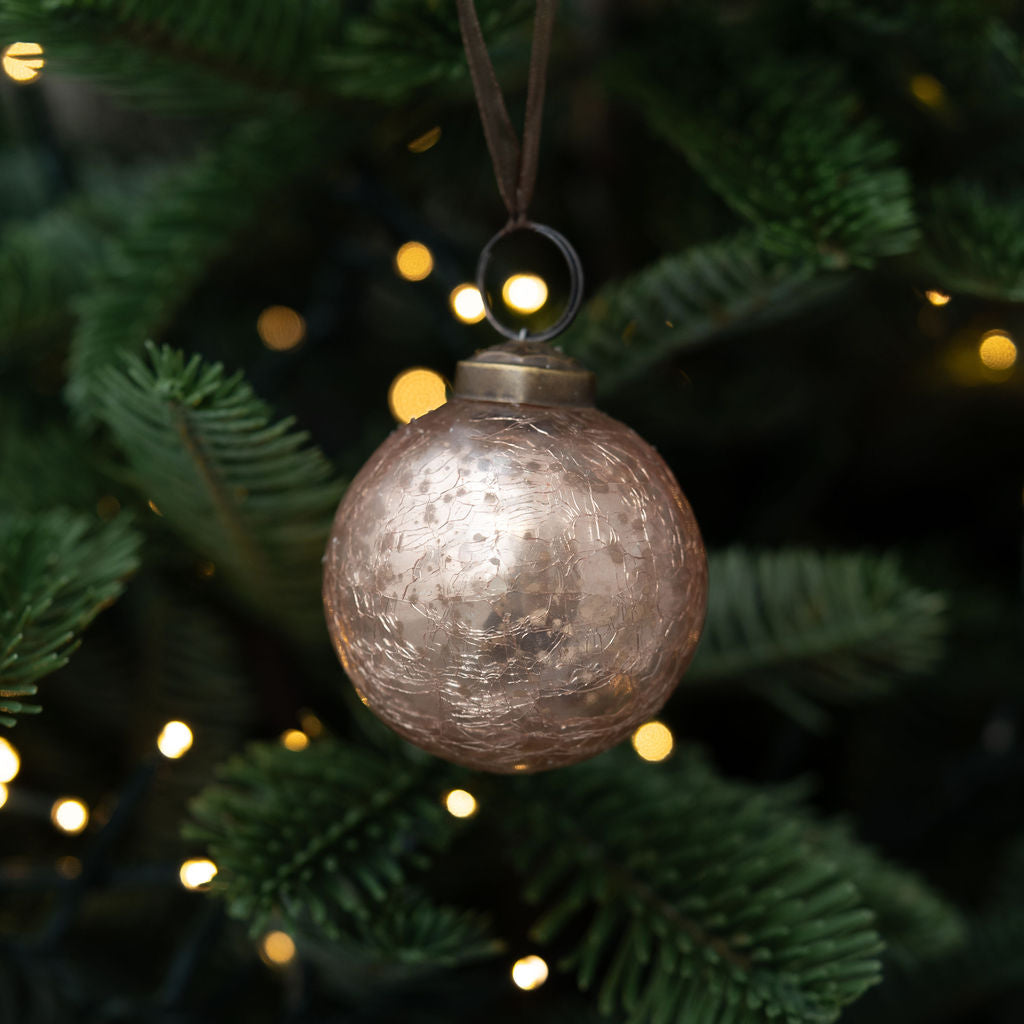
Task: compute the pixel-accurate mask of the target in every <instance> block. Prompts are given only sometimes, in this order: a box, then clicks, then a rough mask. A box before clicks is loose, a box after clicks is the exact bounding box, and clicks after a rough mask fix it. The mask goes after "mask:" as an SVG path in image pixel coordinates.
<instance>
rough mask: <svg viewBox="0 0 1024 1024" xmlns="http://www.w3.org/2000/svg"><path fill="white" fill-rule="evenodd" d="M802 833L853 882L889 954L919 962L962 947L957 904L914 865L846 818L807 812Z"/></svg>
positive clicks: (963, 939) (962, 930) (964, 936)
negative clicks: (866, 837)
mask: <svg viewBox="0 0 1024 1024" xmlns="http://www.w3.org/2000/svg"><path fill="white" fill-rule="evenodd" d="M804 838H805V839H806V841H807V842H808V843H810V845H811V846H813V847H814V848H815V849H816V850H817V851H818V852H820V853H821V854H822V855H823V856H825V857H828V859H829V860H831V861H833V862H834V863H835V864H836V865H837V866H838V867H839V870H840V872H841V873H842V874H843V876H844V877H846V878H849V879H850V881H852V882H853V883H854V885H856V886H857V889H858V890H859V891H860V894H861V895H862V896H863V897H864V902H865V903H866V904H867V905H868V906H869V907H870V908H871V909H872V910H873V911H874V912H875V914H876V927H877V928H878V930H879V932H881V934H882V937H883V938H884V939H885V943H886V947H887V952H888V953H889V954H890V955H891V956H893V957H894V958H896V959H898V960H900V961H902V962H910V961H917V962H920V961H922V960H926V959H933V958H935V957H937V956H942V955H946V954H949V953H951V952H955V951H957V950H959V949H962V948H963V946H964V944H965V942H966V940H967V927H966V924H965V922H964V919H963V916H962V915H961V913H960V912H959V911H958V910H957V909H956V907H954V906H953V905H952V904H950V903H948V902H947V901H946V900H945V899H943V898H942V897H941V896H939V895H938V894H937V893H936V892H935V891H934V890H932V889H930V888H929V887H928V886H927V885H926V884H925V883H924V882H923V881H922V880H921V879H920V878H919V877H918V876H917V875H915V874H914V873H913V872H912V871H908V870H907V869H905V868H902V867H900V866H899V865H897V864H894V863H893V862H892V861H889V860H886V859H885V858H884V857H882V856H881V855H880V854H878V853H877V852H876V851H875V850H873V849H872V848H871V847H870V846H867V845H865V844H863V843H861V842H859V841H858V840H856V839H855V838H854V836H853V832H852V829H851V828H850V827H849V826H848V825H847V824H845V823H843V822H817V821H815V820H814V819H812V818H811V817H810V816H808V817H807V827H806V829H805V831H804Z"/></svg>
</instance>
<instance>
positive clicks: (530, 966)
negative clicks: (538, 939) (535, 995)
mask: <svg viewBox="0 0 1024 1024" xmlns="http://www.w3.org/2000/svg"><path fill="white" fill-rule="evenodd" d="M512 980H513V981H514V982H515V984H516V986H517V987H518V988H521V989H523V990H524V991H527V992H529V991H530V990H531V989H535V988H540V987H541V985H543V984H544V982H545V981H547V980H548V965H547V964H546V963H545V962H544V960H543V959H542V958H541V957H539V956H534V955H530V956H524V957H521V958H520V959H518V960H517V961H516V962H515V963H514V964H513V965H512Z"/></svg>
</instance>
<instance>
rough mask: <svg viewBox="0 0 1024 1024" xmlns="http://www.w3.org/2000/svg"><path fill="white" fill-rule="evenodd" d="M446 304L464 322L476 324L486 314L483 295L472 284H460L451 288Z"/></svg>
mask: <svg viewBox="0 0 1024 1024" xmlns="http://www.w3.org/2000/svg"><path fill="white" fill-rule="evenodd" d="M448 304H449V305H450V306H451V307H452V312H453V313H454V314H455V315H456V316H457V317H458V318H459V319H460V320H461V321H462V322H463V323H464V324H478V323H480V321H481V320H483V318H484V316H485V315H486V314H485V313H484V300H483V296H481V294H480V289H479V288H477V286H476V285H474V284H460V285H458V286H457V287H455V288H453V289H452V293H451V295H449V296H448Z"/></svg>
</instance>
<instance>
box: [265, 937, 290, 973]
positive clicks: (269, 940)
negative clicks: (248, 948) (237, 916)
mask: <svg viewBox="0 0 1024 1024" xmlns="http://www.w3.org/2000/svg"><path fill="white" fill-rule="evenodd" d="M260 959H261V960H262V961H263V962H264V963H265V964H268V965H269V966H271V967H283V966H284V965H285V964H288V963H291V962H292V960H294V959H295V941H294V939H292V937H291V936H290V935H289V934H288V933H287V932H267V934H266V935H264V936H263V938H262V939H261V940H260Z"/></svg>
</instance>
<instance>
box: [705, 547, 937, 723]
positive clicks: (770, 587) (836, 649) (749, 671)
mask: <svg viewBox="0 0 1024 1024" xmlns="http://www.w3.org/2000/svg"><path fill="white" fill-rule="evenodd" d="M709 569H710V591H709V600H708V617H707V623H706V625H705V628H704V634H703V637H702V639H701V645H700V648H699V649H698V652H697V656H696V658H695V659H694V664H693V667H692V669H691V670H690V674H689V675H688V676H687V679H688V681H692V682H693V683H714V684H716V685H717V684H719V683H720V681H722V680H742V681H743V683H744V685H748V686H752V687H754V688H755V689H756V692H758V693H761V694H763V695H764V696H766V697H768V698H770V699H778V700H779V701H780V703H782V704H783V706H784V707H786V708H787V709H788V710H791V711H794V712H795V713H798V714H800V715H801V716H802V717H806V716H807V715H810V717H811V721H809V722H808V724H814V722H813V719H814V717H815V715H816V712H815V709H814V708H813V706H811V705H808V704H807V703H806V701H804V700H803V698H802V697H800V695H799V694H797V693H796V692H795V691H802V692H803V693H804V694H807V695H809V696H813V697H817V698H820V699H823V700H830V701H851V700H857V699H862V698H864V697H871V696H876V695H878V694H880V693H884V692H885V691H886V689H887V688H888V686H889V683H890V681H891V679H892V678H893V677H894V676H896V675H899V674H903V673H918V672H924V671H927V670H928V669H929V668H932V667H933V666H934V665H935V664H936V662H937V661H938V659H939V657H940V656H941V653H942V640H943V636H944V632H945V609H946V601H945V598H944V597H943V596H942V595H941V594H938V593H935V592H933V591H926V590H921V589H919V588H917V587H914V586H912V585H911V584H910V583H909V582H908V581H907V580H906V579H905V578H904V576H903V575H902V573H901V572H900V570H899V567H898V564H897V562H896V560H895V559H894V558H892V557H888V556H872V555H865V554H820V553H817V552H814V551H809V550H803V549H799V548H797V549H792V550H786V551H778V552H751V551H746V550H744V549H742V548H733V549H730V550H727V551H724V552H721V553H719V554H715V555H712V556H711V559H710V565H709Z"/></svg>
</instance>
